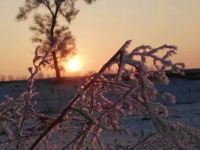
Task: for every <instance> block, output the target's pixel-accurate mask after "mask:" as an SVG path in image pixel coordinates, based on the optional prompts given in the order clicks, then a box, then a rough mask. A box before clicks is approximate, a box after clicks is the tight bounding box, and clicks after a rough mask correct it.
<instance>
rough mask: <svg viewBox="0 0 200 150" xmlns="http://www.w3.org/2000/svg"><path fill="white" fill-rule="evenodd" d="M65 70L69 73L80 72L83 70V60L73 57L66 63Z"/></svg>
mask: <svg viewBox="0 0 200 150" xmlns="http://www.w3.org/2000/svg"><path fill="white" fill-rule="evenodd" d="M64 68H65V70H66V71H68V72H79V71H80V70H81V60H80V58H78V57H72V58H70V59H69V60H68V61H66V62H65V64H64Z"/></svg>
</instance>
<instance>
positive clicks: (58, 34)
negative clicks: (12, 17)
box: [17, 0, 95, 80]
mask: <svg viewBox="0 0 200 150" xmlns="http://www.w3.org/2000/svg"><path fill="white" fill-rule="evenodd" d="M84 1H85V2H86V3H87V4H91V3H92V2H94V1H95V0H84ZM76 2H77V0H25V5H24V6H23V7H20V9H19V13H18V14H17V20H18V21H23V20H26V19H27V18H28V15H29V14H30V13H32V12H33V11H35V10H36V9H38V8H42V9H41V11H40V12H36V13H35V14H34V26H32V27H31V28H30V29H31V30H32V31H34V33H35V35H34V37H33V39H32V40H33V42H35V43H40V45H42V46H41V48H40V51H41V53H45V52H46V51H47V50H51V56H49V57H48V60H49V62H50V63H51V66H52V67H53V68H54V69H55V73H56V78H57V80H59V79H60V78H61V75H60V69H61V66H59V62H60V61H61V60H62V58H65V57H66V56H67V55H69V54H70V53H71V54H73V52H74V50H75V40H74V38H73V36H72V34H71V32H70V31H69V28H68V25H69V23H70V22H71V20H72V19H74V18H75V16H76V15H77V14H78V12H79V10H78V9H77V8H75V3H76ZM42 12H44V13H42ZM60 17H62V18H64V19H65V20H66V24H64V25H61V24H59V23H58V19H59V18H60Z"/></svg>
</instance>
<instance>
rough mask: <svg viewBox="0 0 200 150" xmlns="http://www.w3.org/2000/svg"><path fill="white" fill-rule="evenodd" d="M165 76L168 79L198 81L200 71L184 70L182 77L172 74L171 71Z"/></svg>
mask: <svg viewBox="0 0 200 150" xmlns="http://www.w3.org/2000/svg"><path fill="white" fill-rule="evenodd" d="M167 76H168V77H169V78H179V79H190V80H198V79H200V69H199V68H198V69H185V70H184V75H181V74H177V73H173V72H171V71H167Z"/></svg>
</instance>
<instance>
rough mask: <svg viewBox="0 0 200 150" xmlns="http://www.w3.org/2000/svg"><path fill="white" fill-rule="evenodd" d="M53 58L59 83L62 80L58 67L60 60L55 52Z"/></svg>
mask: <svg viewBox="0 0 200 150" xmlns="http://www.w3.org/2000/svg"><path fill="white" fill-rule="evenodd" d="M52 56H53V63H54V69H55V73H56V80H57V81H59V80H60V79H61V76H60V69H59V67H58V60H57V57H56V52H55V51H53V52H52Z"/></svg>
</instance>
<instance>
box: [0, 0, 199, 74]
mask: <svg viewBox="0 0 200 150" xmlns="http://www.w3.org/2000/svg"><path fill="white" fill-rule="evenodd" d="M24 1H25V0H6V1H2V2H1V4H0V18H1V22H0V75H4V76H10V75H13V76H16V77H19V76H24V75H26V76H27V75H28V71H27V68H28V67H29V66H31V65H32V59H33V56H34V55H33V54H34V49H35V47H34V45H33V43H32V42H31V37H32V35H33V34H32V33H31V31H30V30H29V26H30V25H31V24H32V18H30V19H29V20H28V21H26V22H17V21H16V19H15V16H16V14H17V12H18V9H19V7H20V6H22V5H23V4H24ZM76 7H77V8H79V9H80V13H79V14H78V15H77V17H76V18H75V19H74V20H73V21H72V23H71V24H70V26H69V27H70V30H71V31H72V33H73V35H74V36H75V38H76V43H77V54H78V55H79V57H80V58H81V60H82V63H83V64H82V67H83V68H82V72H88V71H95V70H98V69H99V68H100V67H101V66H102V65H103V64H104V63H105V62H106V61H107V60H108V59H109V58H110V57H111V56H112V55H113V54H114V53H115V52H116V51H117V50H118V49H119V48H120V47H121V45H122V44H123V43H124V42H125V41H126V40H129V39H132V45H131V48H132V49H133V48H134V47H136V46H139V45H141V44H145V45H151V46H152V47H158V46H160V45H163V44H172V45H176V46H177V47H178V49H179V50H178V54H177V55H176V56H175V57H174V58H173V60H174V61H176V62H184V63H185V65H186V68H200V44H199V43H200V9H199V8H200V0H97V1H96V2H95V3H94V4H92V5H86V4H85V3H84V2H83V0H79V2H78V3H77V6H76Z"/></svg>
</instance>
